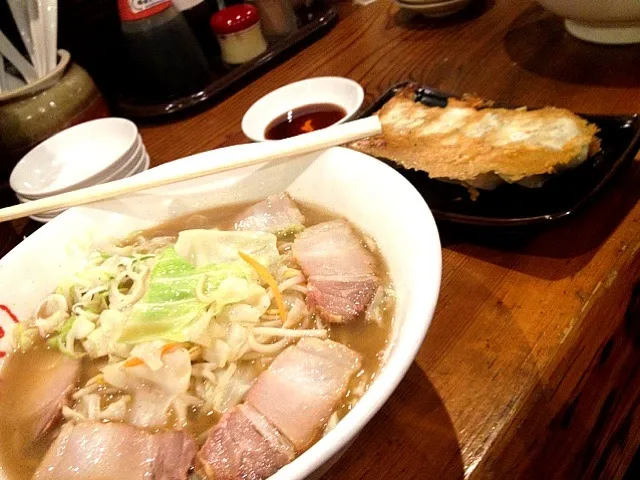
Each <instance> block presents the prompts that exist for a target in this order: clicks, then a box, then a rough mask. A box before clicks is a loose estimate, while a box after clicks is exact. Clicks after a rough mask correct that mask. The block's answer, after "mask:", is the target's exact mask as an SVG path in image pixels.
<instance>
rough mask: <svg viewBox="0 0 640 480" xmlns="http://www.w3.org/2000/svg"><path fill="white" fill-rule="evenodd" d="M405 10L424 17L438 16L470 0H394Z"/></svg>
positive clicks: (458, 7)
mask: <svg viewBox="0 0 640 480" xmlns="http://www.w3.org/2000/svg"><path fill="white" fill-rule="evenodd" d="M394 1H395V3H396V4H397V5H398V6H399V7H400V8H403V9H405V10H410V11H412V12H414V13H418V14H420V15H424V16H425V17H431V18H440V17H446V16H448V15H452V14H454V13H457V12H459V11H460V10H462V9H464V8H466V7H467V5H469V4H470V3H471V2H472V0H394Z"/></svg>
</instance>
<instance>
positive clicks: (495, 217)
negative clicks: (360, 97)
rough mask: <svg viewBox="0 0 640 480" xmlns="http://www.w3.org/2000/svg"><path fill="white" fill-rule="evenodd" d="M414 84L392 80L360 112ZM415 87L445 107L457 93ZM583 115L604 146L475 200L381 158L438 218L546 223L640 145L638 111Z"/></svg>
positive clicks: (574, 206)
mask: <svg viewBox="0 0 640 480" xmlns="http://www.w3.org/2000/svg"><path fill="white" fill-rule="evenodd" d="M412 84H413V83H412V82H402V83H399V84H397V85H394V86H393V87H391V88H390V89H389V90H388V91H387V92H385V93H384V94H383V95H382V96H381V97H380V98H379V99H378V100H376V101H375V103H374V104H373V105H371V106H370V107H369V108H367V109H366V110H365V111H364V112H363V113H362V114H361V116H362V117H367V116H370V115H372V114H374V113H375V112H377V111H378V110H379V109H380V108H381V107H382V106H383V105H384V104H385V103H386V102H387V101H389V100H390V99H391V98H392V97H393V96H394V95H396V93H398V91H400V90H401V89H403V88H405V87H407V86H408V85H412ZM415 90H416V94H415V101H416V102H421V103H423V104H425V105H428V106H430V107H436V106H437V107H445V106H446V105H447V102H448V99H449V98H459V97H457V96H456V95H450V94H447V93H444V92H441V91H438V90H434V89H431V88H428V87H422V86H417V85H416V87H415ZM496 106H497V107H502V108H517V107H513V106H505V105H496ZM581 116H582V117H583V118H585V119H587V120H588V121H589V122H592V123H594V124H596V125H597V126H598V128H599V129H600V131H599V132H598V137H599V138H600V141H601V147H602V148H601V150H600V152H598V153H597V154H596V155H594V156H592V157H591V158H589V159H587V160H586V161H585V162H584V163H582V164H581V165H580V166H578V167H577V168H575V169H574V170H570V171H566V172H564V173H561V174H559V175H556V176H554V177H553V178H550V179H549V180H547V181H546V182H545V183H544V184H543V186H541V187H540V188H526V187H522V186H520V185H509V184H504V185H501V186H499V187H498V188H496V189H495V190H493V191H486V190H480V195H479V197H478V198H477V199H476V200H475V201H473V200H471V197H470V195H469V192H468V191H467V189H466V188H465V187H463V186H460V185H455V184H450V183H446V182H442V181H439V180H434V179H431V178H429V176H428V175H427V174H426V173H425V172H421V171H416V170H410V169H405V168H403V167H402V166H400V165H398V164H397V163H395V162H392V161H390V160H387V159H383V158H381V159H380V160H383V161H385V162H386V163H388V164H389V165H391V166H392V167H393V168H395V169H396V170H397V171H398V172H400V173H401V174H402V175H403V176H404V177H405V178H407V180H409V181H410V182H411V183H412V184H413V185H414V187H416V189H417V190H418V191H419V192H420V193H421V194H422V196H423V197H424V199H425V200H426V202H427V204H428V205H429V208H430V209H431V211H432V212H433V215H434V217H435V218H437V219H438V220H444V221H448V222H455V223H460V224H467V225H476V226H486V227H495V226H498V227H515V226H525V225H540V224H545V223H549V222H553V221H556V220H560V219H563V218H566V217H568V216H570V215H572V214H574V213H575V212H576V211H578V210H579V209H580V208H582V207H583V206H584V205H585V204H586V203H587V202H588V201H590V200H591V199H593V198H594V197H595V196H596V195H597V194H598V193H599V192H600V191H601V190H602V189H603V188H604V187H605V185H607V184H608V183H609V182H610V181H611V179H612V178H613V177H614V175H615V174H616V172H618V171H619V170H620V169H621V167H622V166H624V165H625V164H627V163H629V162H630V161H631V160H632V159H633V158H634V157H635V155H636V153H637V152H638V150H639V149H640V118H639V117H638V115H637V114H635V115H627V116H609V115H581Z"/></svg>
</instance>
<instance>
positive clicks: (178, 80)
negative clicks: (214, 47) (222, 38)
mask: <svg viewBox="0 0 640 480" xmlns="http://www.w3.org/2000/svg"><path fill="white" fill-rule="evenodd" d="M118 9H119V12H120V19H121V20H122V33H123V37H124V43H125V47H126V52H127V54H128V68H127V70H125V71H124V72H122V73H123V75H124V76H125V80H126V81H125V84H126V85H127V90H128V93H129V94H130V95H132V96H135V97H136V98H138V99H142V100H150V101H153V100H166V99H170V98H175V97H179V96H184V95H188V94H192V93H196V92H198V91H199V90H201V89H202V88H204V87H205V86H206V85H207V84H208V83H209V82H210V80H211V75H210V73H209V68H208V66H207V60H206V58H205V56H204V53H203V52H202V48H200V45H199V44H198V42H197V40H196V39H195V37H194V35H193V32H192V31H191V29H190V28H189V26H188V25H187V22H186V21H185V19H184V18H183V17H182V15H181V14H180V12H178V11H177V10H176V9H175V8H174V7H173V4H172V3H171V1H169V0H118Z"/></svg>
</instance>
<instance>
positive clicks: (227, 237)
mask: <svg viewBox="0 0 640 480" xmlns="http://www.w3.org/2000/svg"><path fill="white" fill-rule="evenodd" d="M276 242H277V238H276V236H275V235H273V234H271V233H266V232H235V231H231V232H227V231H223V230H184V231H182V232H180V234H179V235H178V241H177V242H176V245H175V249H176V252H178V254H179V255H181V256H182V257H184V258H186V259H187V260H188V261H189V262H191V263H193V264H194V265H195V266H196V267H204V266H207V265H212V264H218V263H229V262H234V261H237V260H239V259H240V257H239V256H238V252H244V253H246V254H247V255H250V256H251V257H252V258H254V259H256V260H257V261H258V262H260V263H261V264H262V265H264V266H265V267H267V268H272V267H273V266H274V265H275V264H276V262H277V261H278V258H279V257H280V254H279V252H278V247H277V245H276Z"/></svg>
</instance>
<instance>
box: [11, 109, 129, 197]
mask: <svg viewBox="0 0 640 480" xmlns="http://www.w3.org/2000/svg"><path fill="white" fill-rule="evenodd" d="M137 148H139V139H138V128H137V127H136V125H135V124H134V123H133V122H131V121H130V120H126V119H124V118H101V119H98V120H92V121H90V122H85V123H81V124H79V125H76V126H74V127H71V128H68V129H66V130H63V131H62V132H60V133H57V134H56V135H54V136H53V137H51V138H49V139H47V140H45V141H44V142H42V143H41V144H40V145H38V146H37V147H35V148H34V149H33V150H31V151H30V152H29V153H27V154H26V155H25V156H24V157H23V158H22V160H20V161H19V162H18V164H17V165H16V166H15V167H14V169H13V172H11V177H10V178H9V184H10V186H11V188H12V189H13V191H14V192H16V193H18V194H20V195H22V196H23V197H26V198H30V199H34V198H41V197H46V196H50V195H55V194H57V193H62V192H65V191H68V190H74V189H76V188H80V187H84V186H88V185H92V184H95V183H97V182H98V181H99V180H100V179H101V178H102V177H103V176H104V175H106V174H107V173H108V172H109V171H110V170H112V169H116V168H118V167H120V166H121V165H123V164H124V163H125V162H127V161H128V160H129V159H130V157H131V155H133V154H134V152H135V151H136V149H137Z"/></svg>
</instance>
